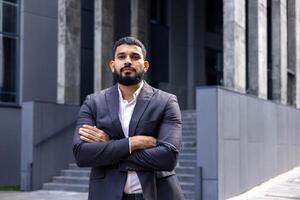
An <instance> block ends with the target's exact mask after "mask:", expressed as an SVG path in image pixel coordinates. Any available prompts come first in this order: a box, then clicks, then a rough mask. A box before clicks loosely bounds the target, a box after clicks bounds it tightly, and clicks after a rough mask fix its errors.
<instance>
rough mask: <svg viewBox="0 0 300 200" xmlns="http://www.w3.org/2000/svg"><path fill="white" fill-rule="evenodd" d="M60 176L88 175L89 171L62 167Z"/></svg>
mask: <svg viewBox="0 0 300 200" xmlns="http://www.w3.org/2000/svg"><path fill="white" fill-rule="evenodd" d="M61 176H72V177H89V176H90V171H88V170H80V169H63V170H61Z"/></svg>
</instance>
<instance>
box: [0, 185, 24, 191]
mask: <svg viewBox="0 0 300 200" xmlns="http://www.w3.org/2000/svg"><path fill="white" fill-rule="evenodd" d="M0 191H20V186H19V185H2V186H0Z"/></svg>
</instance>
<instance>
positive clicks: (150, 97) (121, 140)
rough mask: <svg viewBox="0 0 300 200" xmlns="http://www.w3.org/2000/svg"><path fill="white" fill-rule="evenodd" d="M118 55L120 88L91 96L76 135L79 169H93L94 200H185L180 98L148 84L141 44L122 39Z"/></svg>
mask: <svg viewBox="0 0 300 200" xmlns="http://www.w3.org/2000/svg"><path fill="white" fill-rule="evenodd" d="M113 56H114V58H113V60H112V61H110V64H109V65H110V69H111V71H112V73H113V74H114V77H115V78H116V80H117V82H118V84H116V85H114V86H113V87H111V88H108V89H105V90H102V91H100V92H96V93H94V94H91V95H88V96H87V98H86V100H85V102H84V103H83V105H82V107H81V109H80V111H79V115H78V121H77V126H76V131H75V135H74V147H73V152H74V156H75V159H76V162H77V164H78V165H79V166H82V167H92V170H91V175H90V184H89V200H102V199H103V200H122V199H123V200H133V199H135V200H181V199H183V195H182V192H181V189H180V186H179V183H178V180H177V177H176V175H175V172H174V168H175V166H176V162H177V157H178V152H179V148H180V145H181V144H180V143H181V115H180V109H179V106H178V103H177V99H176V96H174V95H172V94H169V93H166V92H163V91H161V90H158V89H155V88H153V87H151V86H149V85H148V84H147V83H146V82H145V81H143V75H144V73H145V72H147V70H148V69H149V62H148V61H147V60H146V49H145V47H144V45H143V44H142V43H141V42H140V41H139V40H137V39H135V38H133V37H125V38H122V39H120V40H119V41H117V42H116V43H115V46H114V51H113Z"/></svg>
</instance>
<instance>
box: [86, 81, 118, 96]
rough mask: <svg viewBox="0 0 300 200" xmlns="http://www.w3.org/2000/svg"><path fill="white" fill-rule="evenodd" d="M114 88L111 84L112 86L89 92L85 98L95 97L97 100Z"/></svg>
mask: <svg viewBox="0 0 300 200" xmlns="http://www.w3.org/2000/svg"><path fill="white" fill-rule="evenodd" d="M115 89H116V85H113V86H112V87H109V88H106V89H103V90H100V91H97V92H94V93H92V94H89V95H87V96H86V98H87V99H91V100H95V99H97V100H99V99H101V98H104V97H105V95H106V94H109V93H111V92H113V91H114V90H115Z"/></svg>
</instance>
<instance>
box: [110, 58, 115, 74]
mask: <svg viewBox="0 0 300 200" xmlns="http://www.w3.org/2000/svg"><path fill="white" fill-rule="evenodd" d="M109 68H110V70H111V71H112V72H114V71H115V62H114V61H113V60H111V61H110V62H109Z"/></svg>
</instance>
